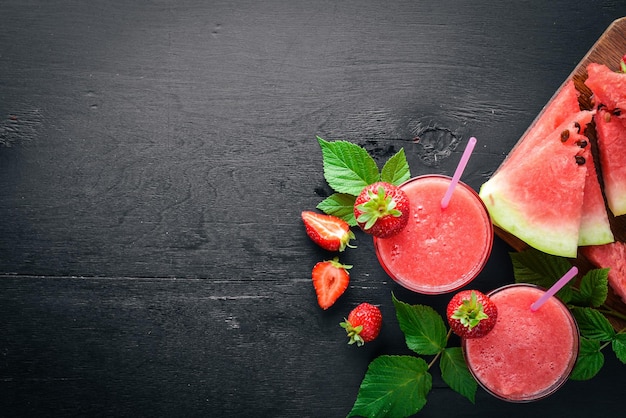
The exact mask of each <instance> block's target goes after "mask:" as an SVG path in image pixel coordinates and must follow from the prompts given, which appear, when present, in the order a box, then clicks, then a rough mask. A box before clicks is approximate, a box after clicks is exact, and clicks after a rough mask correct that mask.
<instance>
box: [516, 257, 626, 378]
mask: <svg viewBox="0 0 626 418" xmlns="http://www.w3.org/2000/svg"><path fill="white" fill-rule="evenodd" d="M510 255H511V259H512V261H513V274H514V275H515V281H516V282H517V283H534V284H536V285H538V286H541V287H544V288H549V287H550V286H552V285H553V284H554V283H556V281H557V280H558V279H559V278H560V277H562V276H563V274H565V272H566V271H567V270H568V269H569V268H570V267H571V265H570V263H569V261H567V259H565V258H563V257H558V256H553V255H549V254H545V253H542V252H540V251H538V250H535V249H533V248H529V249H527V250H525V251H522V252H519V253H511V254H510ZM608 272H609V269H591V270H589V271H588V272H587V273H586V274H585V275H584V276H583V277H582V278H581V279H580V282H579V283H576V282H573V281H572V282H569V283H568V284H567V285H565V286H564V288H563V289H561V290H560V291H559V292H558V293H557V297H559V298H560V299H561V300H562V301H563V303H566V304H567V305H568V308H569V309H570V311H571V312H572V315H573V316H574V318H575V319H576V322H577V324H578V328H579V330H580V335H581V340H580V347H579V353H578V359H577V361H576V365H575V366H574V370H573V371H572V374H571V376H570V379H572V380H588V379H591V378H592V377H594V376H595V375H596V374H598V372H599V371H600V370H601V369H602V366H603V365H604V360H605V358H604V353H603V352H602V350H603V349H604V348H606V347H609V346H610V347H611V349H612V351H613V353H614V354H615V356H616V357H617V358H618V359H619V360H620V361H621V362H622V363H624V364H626V329H623V330H620V331H619V332H618V331H615V329H614V328H613V326H612V325H611V322H610V321H609V319H608V318H609V317H615V318H620V319H626V317H624V315H622V314H621V313H619V312H617V311H615V310H614V309H612V308H611V307H609V306H607V305H606V298H607V295H608Z"/></svg>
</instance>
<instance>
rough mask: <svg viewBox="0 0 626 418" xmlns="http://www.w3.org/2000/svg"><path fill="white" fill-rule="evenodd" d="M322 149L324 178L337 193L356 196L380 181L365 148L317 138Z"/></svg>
mask: <svg viewBox="0 0 626 418" xmlns="http://www.w3.org/2000/svg"><path fill="white" fill-rule="evenodd" d="M317 141H318V142H319V144H320V147H321V148H322V157H323V163H324V178H325V179H326V181H327V182H328V185H329V186H330V187H332V188H333V189H334V190H335V191H336V192H338V193H347V194H351V195H354V196H358V195H359V193H361V190H363V188H364V187H365V186H367V185H369V184H372V183H375V182H377V181H378V180H379V179H380V173H379V172H378V166H377V165H376V161H374V159H373V158H372V157H371V156H370V155H369V154H368V153H367V150H365V148H362V147H360V146H358V145H356V144H353V143H351V142H347V141H334V142H328V141H325V140H324V139H322V138H320V137H319V136H318V137H317Z"/></svg>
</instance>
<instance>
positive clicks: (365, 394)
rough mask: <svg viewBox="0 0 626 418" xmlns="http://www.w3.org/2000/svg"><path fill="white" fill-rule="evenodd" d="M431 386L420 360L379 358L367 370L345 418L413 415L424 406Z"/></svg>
mask: <svg viewBox="0 0 626 418" xmlns="http://www.w3.org/2000/svg"><path fill="white" fill-rule="evenodd" d="M432 383H433V382H432V376H431V375H430V373H428V364H426V362H425V361H424V359H422V358H419V357H413V356H388V355H383V356H379V357H377V358H375V359H374V360H372V362H371V363H370V365H369V367H368V368H367V372H366V374H365V377H364V378H363V381H362V382H361V386H360V387H359V393H358V395H357V398H356V401H355V402H354V406H353V407H352V410H351V411H350V413H349V414H348V416H349V417H352V416H363V417H370V418H374V417H389V418H395V417H398V418H400V417H408V416H410V415H414V414H415V413H417V412H418V411H419V410H421V409H422V408H423V407H424V405H426V396H427V395H428V393H429V392H430V390H431V388H432Z"/></svg>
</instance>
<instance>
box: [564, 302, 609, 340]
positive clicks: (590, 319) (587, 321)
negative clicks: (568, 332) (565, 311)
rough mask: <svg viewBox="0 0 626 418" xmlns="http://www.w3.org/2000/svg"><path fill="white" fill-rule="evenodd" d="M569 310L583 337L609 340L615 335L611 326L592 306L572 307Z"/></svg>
mask: <svg viewBox="0 0 626 418" xmlns="http://www.w3.org/2000/svg"><path fill="white" fill-rule="evenodd" d="M571 312H572V314H573V315H574V318H576V322H577V323H578V329H579V330H580V335H582V336H583V337H585V338H589V339H591V340H596V341H611V340H613V338H614V337H615V330H614V329H613V326H612V325H611V323H610V322H609V320H608V319H606V317H605V316H604V315H602V314H601V313H600V312H599V311H597V310H595V309H593V308H583V307H573V308H571Z"/></svg>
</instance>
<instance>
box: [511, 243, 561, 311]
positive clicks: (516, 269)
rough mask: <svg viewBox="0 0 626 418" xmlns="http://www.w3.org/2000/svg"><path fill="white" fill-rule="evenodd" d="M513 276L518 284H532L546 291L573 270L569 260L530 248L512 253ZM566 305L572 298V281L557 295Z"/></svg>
mask: <svg viewBox="0 0 626 418" xmlns="http://www.w3.org/2000/svg"><path fill="white" fill-rule="evenodd" d="M510 256H511V260H512V262H513V274H514V275H515V282H516V283H532V284H535V285H537V286H541V287H543V288H545V289H548V288H550V287H551V286H552V285H553V284H554V283H556V282H557V281H558V280H559V279H560V278H561V277H563V275H564V274H565V273H567V272H568V271H569V269H571V268H572V266H571V264H570V263H569V262H568V261H567V259H565V258H563V257H557V256H554V255H550V254H546V253H543V252H541V251H539V250H536V249H534V248H529V249H527V250H524V251H522V252H519V253H511V254H510ZM556 295H557V297H558V298H559V299H561V300H562V301H563V302H564V303H568V302H569V301H570V299H571V297H572V281H570V282H569V283H567V284H566V285H565V286H563V288H562V289H561V290H559V291H558V293H557V294H556Z"/></svg>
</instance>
